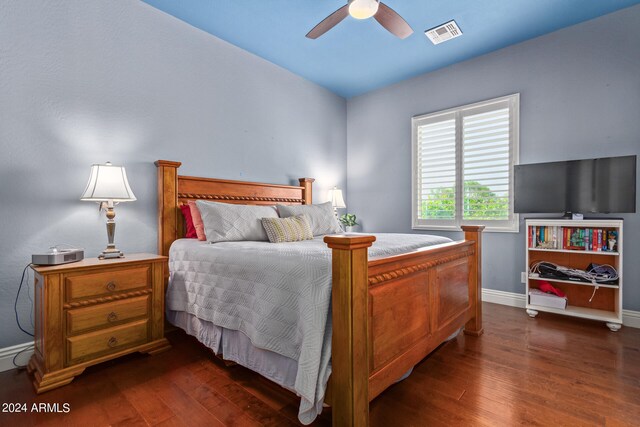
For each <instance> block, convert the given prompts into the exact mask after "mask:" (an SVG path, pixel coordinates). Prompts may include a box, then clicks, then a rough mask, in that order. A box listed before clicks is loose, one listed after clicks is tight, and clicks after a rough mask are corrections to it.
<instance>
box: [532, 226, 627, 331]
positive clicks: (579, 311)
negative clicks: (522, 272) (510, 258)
mask: <svg viewBox="0 0 640 427" xmlns="http://www.w3.org/2000/svg"><path fill="white" fill-rule="evenodd" d="M525 223H526V233H527V234H526V238H525V247H526V268H527V280H526V295H527V306H526V310H527V314H529V316H531V317H535V316H537V315H538V312H540V311H544V312H549V313H556V314H564V315H567V316H574V317H582V318H586V319H593V320H599V321H603V322H606V324H607V327H609V329H611V330H612V331H617V330H619V329H620V327H621V326H622V258H623V256H622V253H623V245H622V243H623V230H622V227H623V221H622V220H619V219H587V220H580V221H575V220H566V219H527V220H526V221H525ZM533 227H535V229H534V230H535V235H534V233H532V229H533ZM541 227H544V228H542V230H544V231H545V232H546V233H544V234H543V236H544V237H546V241H545V242H543V243H542V247H541V245H540V243H541V242H540V230H541ZM565 230H569V231H565ZM580 230H583V231H580ZM584 230H586V231H584ZM589 230H591V233H592V234H593V233H594V232H593V230H596V233H597V230H602V235H603V236H605V237H606V236H607V235H610V234H613V233H612V232H615V235H616V242H615V246H614V247H613V248H608V247H607V245H608V243H607V242H602V241H603V240H606V239H605V237H602V239H601V240H600V241H601V245H600V247H601V249H600V250H598V249H599V247H598V246H597V245H594V246H595V249H592V250H586V249H591V248H590V246H589V245H591V244H592V243H594V240H592V237H584V236H589V234H588V233H589ZM565 233H570V235H573V236H583V238H582V239H579V240H578V239H577V237H576V238H575V239H573V240H570V236H567V234H565ZM580 233H582V234H580ZM534 236H535V237H534ZM596 236H597V234H596ZM596 241H597V237H596ZM587 242H588V243H587ZM575 243H579V244H581V245H582V246H577V245H575ZM584 248H586V249H584ZM610 249H613V250H610ZM537 261H548V262H551V263H553V264H557V265H562V266H564V267H570V268H577V269H581V270H585V269H586V268H587V265H589V264H590V263H595V264H609V265H611V266H613V267H614V268H615V269H616V271H617V272H618V276H619V278H618V280H617V282H616V283H598V284H594V283H590V282H582V281H574V280H566V279H552V278H543V277H539V276H538V275H536V274H534V273H532V272H531V271H530V268H531V265H532V264H533V263H535V262H537ZM542 281H546V282H549V283H551V284H552V285H553V286H554V287H557V288H559V289H561V290H562V291H564V292H565V293H566V294H567V298H568V305H567V307H566V308H565V309H564V310H563V309H558V308H552V307H545V306H541V305H535V304H531V303H530V297H529V290H530V289H537V288H538V287H539V285H540V283H541V282H542ZM596 288H597V289H596ZM594 291H595V293H594Z"/></svg>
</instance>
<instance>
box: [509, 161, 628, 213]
mask: <svg viewBox="0 0 640 427" xmlns="http://www.w3.org/2000/svg"><path fill="white" fill-rule="evenodd" d="M514 211H515V212H517V213H555V212H564V213H625V212H635V211H636V156H624V157H603V158H600V159H585V160H570V161H564V162H551V163H536V164H529V165H516V166H515V167H514Z"/></svg>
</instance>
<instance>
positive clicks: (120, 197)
mask: <svg viewBox="0 0 640 427" xmlns="http://www.w3.org/2000/svg"><path fill="white" fill-rule="evenodd" d="M80 200H84V201H89V202H100V209H103V208H106V210H107V239H108V244H107V248H106V249H105V250H104V251H102V253H101V254H100V255H99V256H98V258H100V259H109V258H122V257H124V254H123V253H122V252H121V251H120V250H118V249H117V248H116V245H115V244H114V243H113V238H114V236H115V232H116V222H115V221H114V218H115V217H116V213H115V211H114V210H113V207H114V205H116V204H117V203H119V202H131V201H134V200H136V196H135V195H134V194H133V191H131V187H129V181H127V173H126V172H125V170H124V166H113V165H112V164H111V162H107V163H105V164H103V165H101V164H96V165H92V166H91V175H90V176H89V182H88V183H87V188H86V189H85V190H84V193H82V197H81V198H80Z"/></svg>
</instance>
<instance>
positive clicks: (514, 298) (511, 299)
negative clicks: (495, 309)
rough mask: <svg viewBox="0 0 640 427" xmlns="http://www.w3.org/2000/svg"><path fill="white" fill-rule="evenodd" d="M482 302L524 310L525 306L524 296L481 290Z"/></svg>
mask: <svg viewBox="0 0 640 427" xmlns="http://www.w3.org/2000/svg"><path fill="white" fill-rule="evenodd" d="M482 301H486V302H492V303H494V304H500V305H508V306H510V307H518V308H524V307H525V305H527V299H526V298H525V296H524V294H516V293H515V292H505V291H496V290H494V289H482Z"/></svg>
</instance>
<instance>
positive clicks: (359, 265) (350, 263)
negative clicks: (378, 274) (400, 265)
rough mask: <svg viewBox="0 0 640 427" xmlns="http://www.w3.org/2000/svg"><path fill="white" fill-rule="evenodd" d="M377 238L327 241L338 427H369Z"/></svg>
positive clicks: (333, 403)
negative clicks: (371, 251) (372, 268)
mask: <svg viewBox="0 0 640 427" xmlns="http://www.w3.org/2000/svg"><path fill="white" fill-rule="evenodd" d="M375 240H376V238H375V236H362V235H359V236H344V235H335V236H326V237H325V238H324V242H325V243H327V245H328V246H329V248H331V249H332V257H333V263H332V275H333V288H332V291H331V292H332V296H331V304H332V310H333V314H332V319H333V336H332V340H331V347H332V356H331V367H332V368H331V369H332V374H331V393H332V394H331V402H330V403H331V407H332V408H331V411H332V418H333V422H332V424H333V425H334V426H345V427H351V426H353V427H362V426H368V425H369V343H368V337H369V330H368V323H369V313H368V307H369V302H368V299H369V275H368V263H369V261H368V258H369V257H368V253H367V248H369V246H371V244H372V243H373V242H374V241H375Z"/></svg>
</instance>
